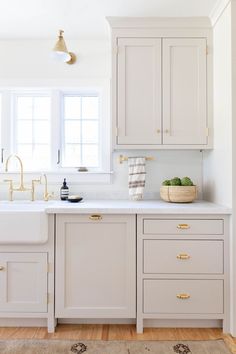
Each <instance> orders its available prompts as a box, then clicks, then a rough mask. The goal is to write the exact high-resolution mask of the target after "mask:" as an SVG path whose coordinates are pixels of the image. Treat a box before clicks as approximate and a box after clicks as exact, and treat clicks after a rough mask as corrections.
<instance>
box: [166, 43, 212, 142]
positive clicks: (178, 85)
mask: <svg viewBox="0 0 236 354" xmlns="http://www.w3.org/2000/svg"><path fill="white" fill-rule="evenodd" d="M206 48H207V47H206V38H164V39H163V81H162V85H163V87H162V89H163V91H162V94H163V144H164V145H178V144H180V145H181V144H186V145H204V144H207V142H208V137H207V135H208V122H207V72H206V70H207V65H206V64H207V60H206V58H207V53H206Z"/></svg>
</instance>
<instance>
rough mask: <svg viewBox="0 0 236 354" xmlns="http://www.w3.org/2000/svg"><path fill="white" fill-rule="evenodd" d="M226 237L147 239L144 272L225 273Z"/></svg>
mask: <svg viewBox="0 0 236 354" xmlns="http://www.w3.org/2000/svg"><path fill="white" fill-rule="evenodd" d="M223 250H224V245H223V241H204V240H144V241H143V272H144V273H189V274H190V273H192V274H194V273H195V274H222V273H223V272H224V267H223Z"/></svg>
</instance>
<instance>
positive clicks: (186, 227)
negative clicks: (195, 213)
mask: <svg viewBox="0 0 236 354" xmlns="http://www.w3.org/2000/svg"><path fill="white" fill-rule="evenodd" d="M177 229H180V230H187V229H190V225H188V224H179V225H177Z"/></svg>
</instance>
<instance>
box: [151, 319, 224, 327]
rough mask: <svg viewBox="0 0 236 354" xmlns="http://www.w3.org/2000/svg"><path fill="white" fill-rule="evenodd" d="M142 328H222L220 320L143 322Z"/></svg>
mask: <svg viewBox="0 0 236 354" xmlns="http://www.w3.org/2000/svg"><path fill="white" fill-rule="evenodd" d="M144 327H153V328H157V327H159V328H173V327H174V328H222V327H223V323H222V320H169V319H168V320H166V319H163V320H152V319H148V320H144Z"/></svg>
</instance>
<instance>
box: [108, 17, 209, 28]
mask: <svg viewBox="0 0 236 354" xmlns="http://www.w3.org/2000/svg"><path fill="white" fill-rule="evenodd" d="M106 20H107V21H108V23H109V24H110V26H111V28H116V29H117V28H211V21H210V19H209V17H179V18H176V17H106Z"/></svg>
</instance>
